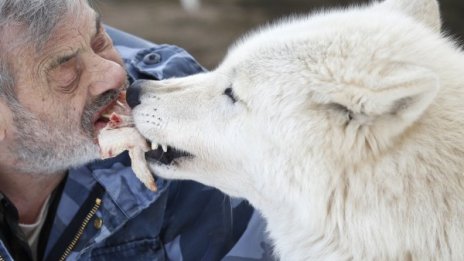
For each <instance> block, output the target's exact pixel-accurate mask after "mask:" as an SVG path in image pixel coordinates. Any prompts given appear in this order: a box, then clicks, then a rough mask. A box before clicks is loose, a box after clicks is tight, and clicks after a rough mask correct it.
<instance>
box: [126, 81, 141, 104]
mask: <svg viewBox="0 0 464 261" xmlns="http://www.w3.org/2000/svg"><path fill="white" fill-rule="evenodd" d="M143 82H144V81H143V80H137V81H135V82H134V83H132V84H131V86H129V88H128V89H127V93H126V101H127V104H129V107H131V108H134V107H135V106H137V105H139V104H140V91H141V90H142V84H143Z"/></svg>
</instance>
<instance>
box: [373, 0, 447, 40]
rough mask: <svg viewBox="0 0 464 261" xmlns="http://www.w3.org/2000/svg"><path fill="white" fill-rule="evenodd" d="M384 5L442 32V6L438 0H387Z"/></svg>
mask: <svg viewBox="0 0 464 261" xmlns="http://www.w3.org/2000/svg"><path fill="white" fill-rule="evenodd" d="M381 5H382V6H384V7H386V8H390V9H393V10H397V11H400V12H403V13H406V14H407V15H409V16H411V17H413V18H414V19H416V20H417V21H419V22H421V23H424V24H426V25H427V26H429V27H430V28H432V29H433V30H434V31H436V32H440V29H441V19H440V8H439V6H438V1H437V0H386V1H385V2H383V3H381Z"/></svg>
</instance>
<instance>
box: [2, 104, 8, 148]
mask: <svg viewBox="0 0 464 261" xmlns="http://www.w3.org/2000/svg"><path fill="white" fill-rule="evenodd" d="M8 112H9V109H8V107H7V106H6V105H5V104H4V103H3V102H2V100H1V99H0V142H2V141H3V140H4V139H5V137H6V130H7V128H8V121H7V114H8Z"/></svg>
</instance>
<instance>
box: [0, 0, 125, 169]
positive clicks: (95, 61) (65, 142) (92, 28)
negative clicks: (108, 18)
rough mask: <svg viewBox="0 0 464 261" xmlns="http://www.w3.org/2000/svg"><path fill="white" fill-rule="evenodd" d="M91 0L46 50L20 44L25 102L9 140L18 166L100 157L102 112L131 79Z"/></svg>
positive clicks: (17, 61) (59, 165)
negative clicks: (97, 137)
mask: <svg viewBox="0 0 464 261" xmlns="http://www.w3.org/2000/svg"><path fill="white" fill-rule="evenodd" d="M85 2H86V1H81V4H80V7H79V11H78V12H76V14H68V15H66V17H65V18H64V19H63V20H62V21H61V22H60V24H58V25H57V28H55V30H54V31H53V33H52V36H51V38H50V40H49V41H48V42H47V43H46V44H45V46H44V47H43V48H41V50H36V48H35V47H33V46H29V47H27V48H24V47H22V48H21V47H20V48H16V49H15V51H16V52H17V58H14V59H11V60H13V65H14V66H13V67H14V71H15V72H16V74H15V79H16V86H15V90H16V93H17V97H18V100H19V104H17V106H10V110H11V111H12V128H13V130H12V131H11V133H12V135H10V136H11V137H10V140H9V141H8V143H7V144H8V153H10V158H11V162H14V163H13V164H14V165H15V167H14V168H13V169H15V170H16V171H22V172H28V173H30V174H34V173H54V172H58V171H62V170H65V169H67V168H69V167H70V166H77V165H80V164H83V163H86V162H88V161H90V160H94V159H96V158H98V157H99V148H98V146H97V144H96V135H97V133H98V130H99V129H101V128H102V127H103V126H104V125H105V122H104V121H103V120H102V119H101V118H100V117H101V114H102V113H103V111H105V110H106V109H107V108H108V106H110V105H112V104H114V101H115V99H116V98H117V96H118V94H119V92H120V91H121V90H122V89H123V88H125V87H126V85H127V84H126V73H125V71H124V68H123V65H122V60H121V58H120V57H119V55H118V54H117V52H116V50H115V49H114V47H113V45H112V42H111V39H110V38H109V37H108V35H107V34H106V32H105V31H104V29H103V28H102V26H101V23H100V20H99V16H98V15H97V14H96V13H95V12H94V11H93V9H91V8H90V7H89V6H88V5H87V3H85ZM0 165H1V164H0ZM0 167H1V166H0ZM9 167H10V168H11V166H9Z"/></svg>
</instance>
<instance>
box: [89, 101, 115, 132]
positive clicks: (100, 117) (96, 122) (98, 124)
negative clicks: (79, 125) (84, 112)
mask: <svg viewBox="0 0 464 261" xmlns="http://www.w3.org/2000/svg"><path fill="white" fill-rule="evenodd" d="M117 100H118V99H117V98H116V99H114V100H113V101H112V102H110V103H108V105H106V106H104V107H102V109H101V110H99V111H98V112H97V113H96V114H95V116H94V117H93V126H94V132H95V136H97V135H98V133H99V132H100V130H101V129H103V128H104V127H105V126H106V124H107V123H108V121H109V119H108V117H105V116H104V115H106V114H109V111H110V110H111V109H112V108H113V107H115V106H116V102H117Z"/></svg>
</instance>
